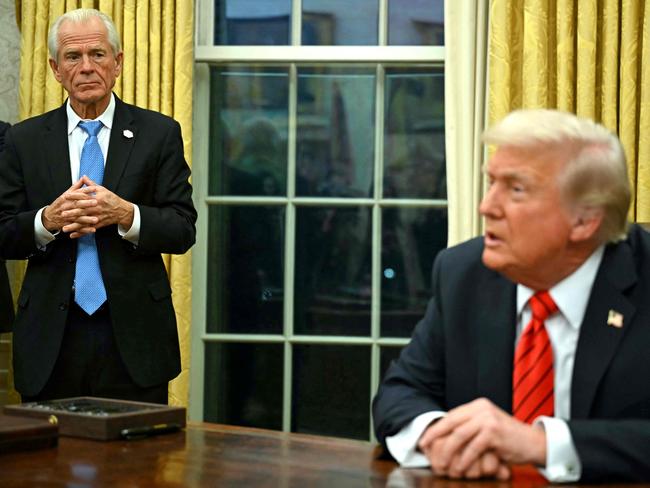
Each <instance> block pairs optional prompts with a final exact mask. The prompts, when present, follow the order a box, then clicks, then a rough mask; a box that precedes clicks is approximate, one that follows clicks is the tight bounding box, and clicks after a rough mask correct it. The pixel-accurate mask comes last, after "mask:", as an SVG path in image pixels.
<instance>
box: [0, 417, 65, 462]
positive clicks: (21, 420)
mask: <svg viewBox="0 0 650 488" xmlns="http://www.w3.org/2000/svg"><path fill="white" fill-rule="evenodd" d="M58 432H59V429H58V427H57V426H56V425H54V424H52V423H50V422H48V421H47V420H43V419H31V418H25V417H16V416H13V415H0V454H3V453H6V452H13V451H23V450H26V449H40V448H44V447H55V446H56V445H57V444H58V440H59V434H58Z"/></svg>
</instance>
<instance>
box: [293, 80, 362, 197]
mask: <svg viewBox="0 0 650 488" xmlns="http://www.w3.org/2000/svg"><path fill="white" fill-rule="evenodd" d="M298 87H299V88H298V131H297V132H298V149H297V154H298V156H297V174H298V177H297V181H296V194H297V195H299V196H336V197H367V196H369V195H370V194H371V191H372V182H373V160H374V155H375V152H374V147H375V144H374V134H375V129H374V127H375V123H374V105H375V74H374V70H372V69H367V68H366V69H363V68H352V69H349V68H348V69H343V68H317V69H316V68H301V69H300V71H299V73H298Z"/></svg>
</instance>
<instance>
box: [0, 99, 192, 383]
mask: <svg viewBox="0 0 650 488" xmlns="http://www.w3.org/2000/svg"><path fill="white" fill-rule="evenodd" d="M126 130H129V131H131V133H132V134H133V137H130V138H129V137H127V136H125V133H124V131H126ZM127 134H128V133H127ZM69 159H70V158H69V151H68V137H67V116H66V111H65V105H63V106H62V107H60V108H58V109H56V110H53V111H51V112H48V113H46V114H44V115H41V116H38V117H34V118H31V119H28V120H26V121H24V122H22V123H20V124H17V125H15V126H13V127H12V128H11V129H10V130H9V132H8V133H7V137H6V148H5V151H4V153H2V155H0V257H3V258H5V259H24V258H29V264H28V267H27V272H26V275H25V280H24V282H23V286H22V289H21V291H20V294H19V296H18V309H17V312H16V320H15V324H14V341H13V348H14V374H15V384H16V389H17V390H18V391H19V392H20V393H22V394H24V395H29V396H31V395H35V394H37V393H38V392H39V391H40V390H41V389H42V388H43V386H44V385H45V382H46V381H47V379H48V377H49V376H50V373H51V371H52V368H53V366H54V362H55V361H56V358H57V355H58V352H59V346H60V344H61V339H62V337H63V331H64V327H65V323H66V318H67V314H68V307H69V304H70V301H71V289H72V284H73V280H74V272H75V259H76V250H77V241H76V240H75V239H70V238H69V237H68V235H67V234H65V233H63V232H61V233H59V234H58V235H57V238H56V240H55V241H54V242H51V243H50V244H48V246H47V248H46V249H45V251H41V250H39V249H38V248H37V246H36V243H35V241H34V217H35V215H36V213H37V211H38V210H39V209H40V208H42V207H44V206H45V205H48V204H50V203H51V202H52V201H54V199H56V198H57V197H58V196H59V195H61V194H62V193H63V192H64V191H65V190H66V189H67V188H69V187H70V185H71V183H72V176H71V174H70V161H69ZM189 176H190V170H189V168H188V166H187V163H186V162H185V159H184V157H183V142H182V138H181V130H180V126H179V125H178V123H177V122H175V121H174V120H173V119H170V118H169V117H166V116H163V115H161V114H159V113H156V112H151V111H148V110H143V109H140V108H137V107H135V106H133V105H127V104H125V103H123V102H122V101H120V100H119V99H117V97H116V107H115V118H114V120H113V128H112V130H111V137H110V141H109V148H108V155H107V160H106V168H105V171H104V181H103V186H105V187H106V188H107V189H109V190H111V191H112V192H114V193H116V194H117V195H119V196H120V197H122V198H124V199H126V200H128V201H130V202H133V203H135V204H137V205H138V206H139V208H140V215H141V228H140V239H139V244H138V246H137V247H135V246H133V245H132V244H131V243H129V242H128V241H126V240H124V239H122V238H121V237H120V236H119V234H118V232H117V226H116V225H111V226H107V227H104V228H101V229H99V230H98V231H97V233H96V235H95V236H96V242H97V249H98V254H99V261H100V266H101V270H102V277H103V279H104V284H105V287H106V294H107V296H108V306H109V310H110V316H111V319H112V322H113V330H114V334H115V340H116V343H117V346H118V348H119V351H120V354H121V356H122V359H123V360H124V363H125V364H126V367H127V369H128V371H129V373H130V374H131V376H132V378H133V380H134V381H135V382H136V383H137V384H139V385H140V386H143V387H148V386H153V385H159V384H161V383H163V382H166V381H168V380H170V379H171V378H173V377H175V376H176V375H177V374H178V373H179V371H180V354H179V345H178V334H177V331H176V318H175V313H174V309H173V306H172V298H171V293H172V292H171V288H170V285H169V280H168V278H167V273H166V271H165V267H164V265H163V261H162V258H161V256H160V253H184V252H185V251H187V249H189V248H190V246H191V245H192V244H193V243H194V239H195V227H194V223H195V221H196V211H195V209H194V206H193V204H192V198H191V197H192V188H191V186H190V184H189V182H188V178H189Z"/></svg>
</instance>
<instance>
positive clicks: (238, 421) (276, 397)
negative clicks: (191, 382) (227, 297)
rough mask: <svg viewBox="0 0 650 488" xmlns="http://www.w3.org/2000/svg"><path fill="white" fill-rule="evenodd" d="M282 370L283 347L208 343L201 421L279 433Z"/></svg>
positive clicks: (280, 423)
mask: <svg viewBox="0 0 650 488" xmlns="http://www.w3.org/2000/svg"><path fill="white" fill-rule="evenodd" d="M282 368H283V346H282V344H227V343H226V344H221V343H207V344H206V345H205V372H206V374H205V381H204V383H205V395H204V401H203V402H204V403H203V409H204V410H203V411H204V414H203V417H204V420H205V421H206V422H219V423H224V424H232V425H243V426H247V427H260V428H265V429H281V428H282Z"/></svg>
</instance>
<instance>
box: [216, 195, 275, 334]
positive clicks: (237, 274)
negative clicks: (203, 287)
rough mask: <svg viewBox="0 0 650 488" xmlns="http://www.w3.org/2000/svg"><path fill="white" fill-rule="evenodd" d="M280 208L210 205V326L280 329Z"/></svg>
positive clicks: (255, 330)
mask: <svg viewBox="0 0 650 488" xmlns="http://www.w3.org/2000/svg"><path fill="white" fill-rule="evenodd" d="M284 213H285V210H284V207H262V206H253V205H251V206H211V207H210V209H209V217H208V219H209V220H208V232H209V239H208V286H207V300H206V303H207V320H208V327H207V330H208V332H232V333H263V334H270V333H274V334H280V333H281V332H282V307H283V303H284V296H283V284H284V283H283V281H284V264H283V259H282V256H283V250H284Z"/></svg>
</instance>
